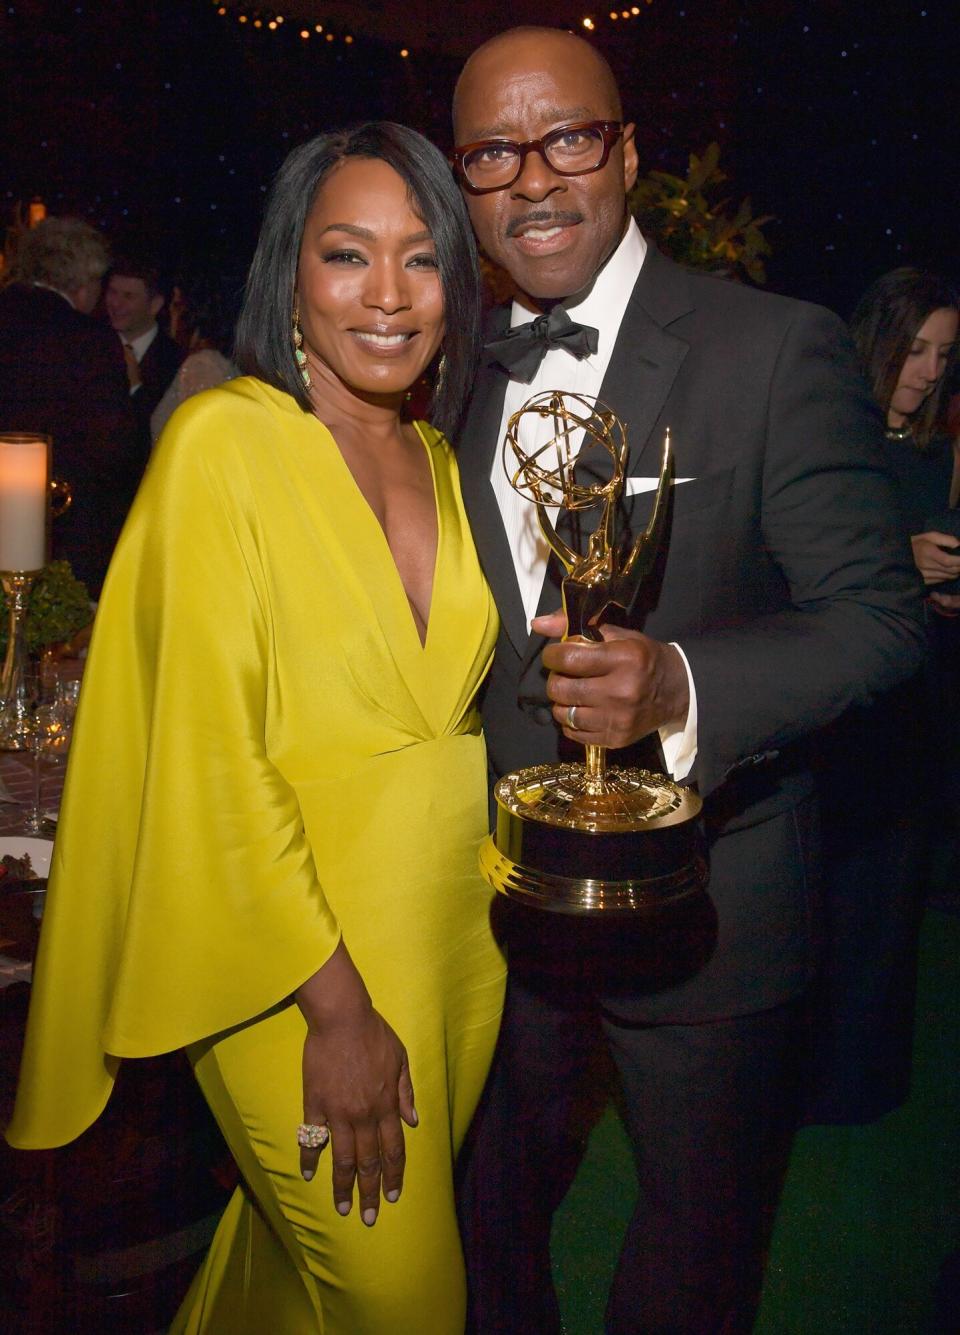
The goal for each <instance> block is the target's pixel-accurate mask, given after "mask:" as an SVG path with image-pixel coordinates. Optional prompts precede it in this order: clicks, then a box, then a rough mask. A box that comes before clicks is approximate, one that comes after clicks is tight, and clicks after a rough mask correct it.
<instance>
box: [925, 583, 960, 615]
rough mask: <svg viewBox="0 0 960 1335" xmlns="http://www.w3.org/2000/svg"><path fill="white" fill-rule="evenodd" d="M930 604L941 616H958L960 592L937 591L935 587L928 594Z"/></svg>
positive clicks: (959, 613) (959, 612)
mask: <svg viewBox="0 0 960 1335" xmlns="http://www.w3.org/2000/svg"><path fill="white" fill-rule="evenodd" d="M929 598H930V605H931V606H932V608H933V610H934V611H935V612H937V613H939V615H940V616H942V617H956V616H960V594H956V593H937V591H936V589H934V590H932V592H931V593H930V594H929Z"/></svg>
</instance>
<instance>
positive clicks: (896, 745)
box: [808, 268, 960, 1124]
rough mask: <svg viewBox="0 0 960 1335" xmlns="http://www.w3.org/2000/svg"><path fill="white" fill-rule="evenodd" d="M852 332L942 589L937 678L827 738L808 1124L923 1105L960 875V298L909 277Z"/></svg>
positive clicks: (902, 273) (883, 293)
mask: <svg viewBox="0 0 960 1335" xmlns="http://www.w3.org/2000/svg"><path fill="white" fill-rule="evenodd" d="M851 331H852V333H853V336H854V340H855V343H856V347H857V351H858V354H859V357H860V362H861V366H862V368H863V371H864V374H865V376H866V378H867V381H868V383H869V384H870V386H871V388H872V390H873V393H874V396H875V398H876V400H877V405H878V407H879V409H880V411H881V413H882V414H883V421H884V424H885V441H884V444H885V453H886V459H887V463H888V466H889V467H890V469H891V470H892V471H893V473H894V474H895V476H896V478H897V480H898V483H899V493H900V505H901V510H902V513H903V518H904V535H905V537H907V536H909V538H910V541H911V543H912V546H913V554H914V561H915V562H916V565H917V569H918V571H919V573H920V575H922V577H923V579H924V580H925V581H926V583H927V588H928V608H929V612H928V618H927V621H928V628H929V632H930V639H931V647H932V650H933V652H932V655H931V659H932V662H931V665H930V667H929V668H928V670H927V672H926V673H925V674H924V675H923V676H921V677H919V678H917V679H916V680H914V681H913V682H907V683H906V684H905V685H903V686H901V687H899V688H898V689H897V690H896V691H895V692H893V693H892V694H891V695H888V696H887V697H885V698H883V699H881V700H879V701H878V702H877V703H876V704H875V705H873V706H872V707H870V708H869V709H860V710H854V711H851V712H849V713H848V714H846V715H844V717H843V718H842V719H840V720H839V721H838V722H837V723H836V724H834V725H833V726H832V727H831V728H829V729H827V730H826V731H825V732H824V733H823V734H822V735H821V736H820V738H819V739H818V746H819V761H820V766H819V785H820V795H821V809H822V824H823V837H824V871H825V877H826V894H825V914H824V919H825V924H826V930H825V945H826V951H825V962H824V970H823V974H822V977H821V979H820V985H819V987H818V989H817V991H816V993H815V995H816V997H817V1002H818V1009H817V1014H816V1016H815V1024H814V1036H815V1051H816V1057H815V1060H814V1062H813V1070H814V1072H816V1073H817V1074H818V1076H819V1082H818V1084H817V1086H816V1088H815V1089H813V1090H812V1091H811V1095H810V1099H809V1106H808V1120H810V1121H815V1122H827V1123H830V1122H834V1123H853V1124H858V1123H866V1122H872V1121H875V1120H876V1119H877V1118H878V1117H881V1116H882V1115H883V1114H885V1113H887V1112H889V1111H891V1110H892V1109H893V1108H896V1107H897V1106H898V1105H899V1104H901V1103H902V1102H903V1101H904V1099H906V1097H907V1096H908V1093H909V1088H910V1068H911V1058H912V1047H913V1010H914V995H915V989H916V970H917V936H918V930H919V925H920V918H921V915H922V911H923V905H924V898H925V895H927V894H928V893H929V889H930V886H931V885H936V884H937V883H938V881H939V880H940V879H941V878H942V877H944V876H946V877H948V878H949V880H950V881H951V883H952V882H955V880H956V873H957V870H958V867H957V846H958V845H957V835H958V813H960V728H958V723H957V720H958V717H960V675H958V661H960V660H958V655H957V650H958V641H957V634H956V632H957V628H958V627H960V622H953V621H952V620H945V619H944V617H943V616H942V615H941V613H943V612H945V613H947V615H948V616H949V615H952V614H953V610H954V608H955V607H957V606H960V598H957V597H956V595H955V594H953V593H943V592H942V591H940V590H938V589H937V588H936V587H935V586H936V584H937V583H940V582H942V581H945V580H950V579H952V578H953V577H956V576H957V575H960V541H958V539H960V529H958V530H957V532H956V533H955V534H951V533H950V532H948V531H944V529H945V526H946V525H947V524H948V523H950V522H951V520H950V511H949V506H950V505H951V504H952V503H953V500H955V489H954V485H953V478H954V449H953V443H952V442H951V440H950V439H949V437H948V436H947V435H946V434H945V432H944V429H943V428H944V421H945V409H946V402H945V395H944V392H943V391H944V384H945V381H944V373H945V371H946V370H947V369H948V368H949V367H950V365H951V363H952V362H953V360H954V358H955V356H956V337H957V294H956V291H955V290H954V289H953V288H952V286H951V285H950V284H948V283H947V282H946V281H945V280H944V279H942V278H938V277H937V276H935V275H932V274H926V273H923V272H921V271H919V270H917V269H911V268H903V269H896V270H894V271H893V272H892V273H888V274H885V275H884V276H883V277H882V278H879V279H878V280H877V281H876V282H875V283H873V284H872V286H871V287H870V288H869V289H868V290H867V291H866V292H865V293H864V295H863V297H862V298H861V300H860V302H859V303H858V305H857V308H856V310H855V312H854V314H853V317H852V320H851ZM954 553H956V554H954ZM947 863H951V864H952V866H950V867H949V868H948V867H947V865H946V864H947Z"/></svg>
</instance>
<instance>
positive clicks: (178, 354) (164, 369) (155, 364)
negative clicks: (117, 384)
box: [131, 329, 183, 431]
mask: <svg viewBox="0 0 960 1335" xmlns="http://www.w3.org/2000/svg"><path fill="white" fill-rule="evenodd" d="M182 361H183V353H182V351H181V350H180V348H179V346H178V345H177V344H176V343H175V342H174V341H173V339H172V338H171V337H170V335H169V334H165V333H164V332H163V330H162V329H158V330H157V336H156V338H155V339H154V340H153V342H152V343H151V344H150V346H149V348H147V350H146V352H145V353H144V354H143V357H142V359H141V361H140V376H141V379H142V380H143V384H142V385H141V387H140V388H139V389H138V390H137V392H136V393H135V394H134V395H132V396H131V397H132V399H133V406H134V411H135V412H136V414H137V417H138V418H139V419H141V420H143V421H145V422H146V423H147V430H148V431H149V423H150V414H151V413H152V412H153V410H154V408H156V406H157V404H158V403H159V402H160V400H161V399H162V398H163V396H164V394H165V393H166V392H167V387H168V386H169V384H170V381H171V380H172V379H173V377H174V376H175V375H176V374H177V370H178V369H179V366H180V363H181V362H182Z"/></svg>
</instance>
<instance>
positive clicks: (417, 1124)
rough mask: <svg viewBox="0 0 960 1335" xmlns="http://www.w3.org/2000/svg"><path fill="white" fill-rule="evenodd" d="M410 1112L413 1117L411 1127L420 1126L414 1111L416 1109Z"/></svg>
mask: <svg viewBox="0 0 960 1335" xmlns="http://www.w3.org/2000/svg"><path fill="white" fill-rule="evenodd" d="M410 1111H411V1113H412V1115H413V1125H414V1126H419V1125H420V1118H419V1117H418V1116H417V1110H416V1108H411V1109H410Z"/></svg>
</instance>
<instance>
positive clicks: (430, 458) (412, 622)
mask: <svg viewBox="0 0 960 1335" xmlns="http://www.w3.org/2000/svg"><path fill="white" fill-rule="evenodd" d="M318 420H319V419H318ZM410 425H411V426H412V427H413V429H414V431H415V432H416V434H417V439H418V440H419V441H420V444H421V446H422V448H423V451H424V453H425V454H426V456H427V464H428V467H429V469H430V482H431V485H432V488H433V506H434V512H435V514H436V522H437V546H436V551H435V552H434V557H433V576H432V578H431V581H430V604H429V606H428V608H427V616H426V622H425V625H424V631H423V638H422V639H421V638H420V627H419V625H418V624H417V618H416V616H415V614H414V609H413V603H412V602H411V600H410V595H409V594H408V593H407V586H406V585H405V584H404V582H403V577H402V575H401V574H400V567H399V566H398V565H397V561H396V557H395V556H394V554H393V548H392V547H391V546H390V540H389V538H388V537H387V533H386V530H385V529H384V527H383V525H382V524H381V522H380V520H379V518H378V517H377V514H376V511H375V510H374V508H373V506H372V505H371V504H370V502H369V501H368V500H367V498H366V496H365V495H364V494H363V491H362V489H361V487H360V485H359V483H358V482H357V479H356V478H355V477H354V475H353V470H352V469H351V468H350V465H349V464H348V463H347V461H346V459H345V458H344V457H343V452H342V450H341V449H340V446H339V444H338V443H337V438H336V436H335V435H334V434H333V431H332V430H331V429H330V427H328V426H327V424H326V423H325V422H321V426H322V427H323V429H324V430H325V431H326V432H327V434H328V435H329V437H330V441H331V443H332V445H333V448H334V450H335V452H336V456H337V458H338V459H339V461H340V464H341V466H342V467H343V470H344V472H345V474H346V476H347V478H348V479H349V482H350V486H351V487H352V489H353V491H354V494H355V495H356V497H357V500H358V501H359V503H360V505H361V506H362V507H363V509H364V510H365V511H366V513H367V514H368V515H369V517H370V521H371V523H372V524H373V526H374V528H375V529H376V531H377V532H378V533H379V534H380V539H381V541H382V542H383V545H384V547H385V549H386V554H387V560H388V562H389V564H390V567H391V569H392V571H393V577H394V581H395V583H396V586H397V588H398V589H399V591H400V596H401V598H402V599H403V603H404V606H405V608H406V613H407V615H406V618H405V620H406V622H407V624H408V625H409V627H410V629H411V630H412V632H413V637H414V641H415V642H416V644H417V646H418V648H419V649H420V652H421V653H425V652H426V650H427V646H428V644H429V642H430V631H431V628H432V626H433V622H434V615H433V614H434V609H435V607H436V602H437V580H438V578H439V573H440V549H441V546H442V543H443V515H442V513H441V507H440V497H439V495H438V494H437V486H438V483H437V469H436V462H435V459H434V451H433V446H432V445H431V444H430V442H429V441H428V440H427V437H426V436H425V434H424V433H423V431H422V430H421V428H420V423H419V422H417V421H413V422H411V423H410Z"/></svg>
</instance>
